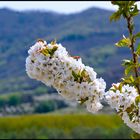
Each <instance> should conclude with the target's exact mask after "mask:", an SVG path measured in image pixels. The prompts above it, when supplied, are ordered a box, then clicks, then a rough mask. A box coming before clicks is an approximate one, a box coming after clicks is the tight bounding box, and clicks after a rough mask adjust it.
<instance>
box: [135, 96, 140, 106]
mask: <svg viewBox="0 0 140 140" xmlns="http://www.w3.org/2000/svg"><path fill="white" fill-rule="evenodd" d="M135 102H136V105H138V104H139V103H140V96H137V97H136V99H135Z"/></svg>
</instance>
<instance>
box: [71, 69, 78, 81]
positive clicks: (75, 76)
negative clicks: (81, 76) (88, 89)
mask: <svg viewBox="0 0 140 140" xmlns="http://www.w3.org/2000/svg"><path fill="white" fill-rule="evenodd" d="M72 76H73V77H74V80H75V81H78V75H77V74H76V73H75V72H74V71H72Z"/></svg>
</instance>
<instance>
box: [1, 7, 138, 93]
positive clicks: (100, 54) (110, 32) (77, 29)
mask: <svg viewBox="0 0 140 140" xmlns="http://www.w3.org/2000/svg"><path fill="white" fill-rule="evenodd" d="M111 14H112V12H111V11H107V10H102V9H97V8H91V9H88V10H85V11H83V12H81V13H76V14H69V15H64V14H57V13H53V12H45V11H42V12H41V11H28V12H26V11H25V12H17V11H12V10H9V9H0V94H5V93H13V92H20V93H36V92H42V91H45V92H47V91H48V92H49V93H52V92H54V91H55V90H54V89H52V88H48V87H46V86H45V85H43V84H42V83H41V82H38V81H36V80H32V79H30V78H29V77H28V76H27V74H26V72H25V59H26V57H27V55H28V54H27V51H28V49H29V47H30V46H31V45H33V44H34V43H35V41H36V40H37V39H38V38H42V39H45V40H46V41H47V42H49V41H51V40H53V39H55V38H56V39H57V41H58V42H60V43H62V45H63V46H65V47H66V48H67V50H68V51H69V52H70V53H71V54H72V55H79V56H81V57H82V58H83V62H84V63H85V64H87V65H89V66H92V67H93V68H94V69H95V70H96V71H97V72H98V73H99V75H98V76H102V77H103V78H104V79H105V80H106V81H107V83H108V87H110V85H111V83H112V82H117V81H118V80H119V79H120V78H121V77H122V74H123V73H122V68H121V66H120V64H121V60H122V58H127V57H128V56H129V52H128V51H127V50H126V49H117V48H116V47H114V43H116V42H117V41H118V40H119V39H120V38H121V37H122V36H121V35H122V34H124V35H126V36H127V31H126V30H125V29H124V26H125V22H122V21H120V22H118V23H110V21H109V16H110V15H111ZM137 19H138V18H137ZM136 27H137V29H139V28H140V21H138V20H137V21H136Z"/></svg>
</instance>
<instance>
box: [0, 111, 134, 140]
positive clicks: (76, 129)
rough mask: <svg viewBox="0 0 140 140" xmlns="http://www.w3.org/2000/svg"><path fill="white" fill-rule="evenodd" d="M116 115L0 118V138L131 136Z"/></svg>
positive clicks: (123, 137) (53, 115)
mask: <svg viewBox="0 0 140 140" xmlns="http://www.w3.org/2000/svg"><path fill="white" fill-rule="evenodd" d="M131 134H132V131H131V129H129V128H128V127H127V126H125V125H124V124H123V122H122V121H121V119H120V118H119V117H118V116H116V115H103V114H101V115H93V114H51V113H50V114H43V115H39V114H38V115H26V116H15V117H1V118H0V139H2V138H9V139H16V138H24V139H27V138H28V139H33V138H34V139H43V138H44V139H47V138H48V139H50V138H53V139H60V138H61V139H63V138H71V139H74V138H81V139H84V138H89V139H94V138H107V139H109V138H122V139H125V138H131V137H130V135H131Z"/></svg>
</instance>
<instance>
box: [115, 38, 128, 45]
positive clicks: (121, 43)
mask: <svg viewBox="0 0 140 140" xmlns="http://www.w3.org/2000/svg"><path fill="white" fill-rule="evenodd" d="M115 45H116V46H117V47H126V46H127V47H129V46H130V45H131V41H130V39H129V38H123V39H122V40H120V41H119V42H117V43H116V44H115Z"/></svg>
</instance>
